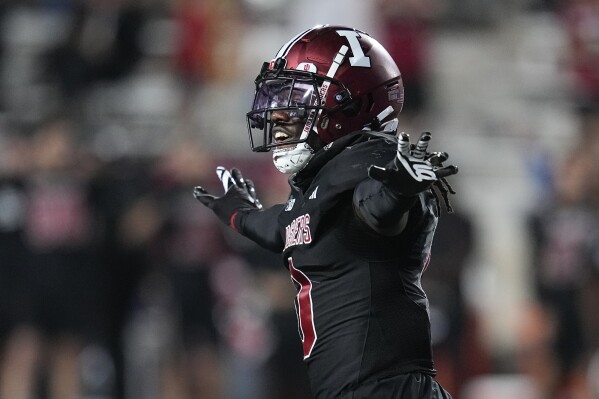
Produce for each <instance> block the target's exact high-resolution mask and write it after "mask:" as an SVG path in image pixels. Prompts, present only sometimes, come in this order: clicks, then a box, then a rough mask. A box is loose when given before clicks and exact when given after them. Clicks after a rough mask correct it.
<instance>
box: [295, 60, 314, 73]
mask: <svg viewBox="0 0 599 399" xmlns="http://www.w3.org/2000/svg"><path fill="white" fill-rule="evenodd" d="M295 69H297V70H298V71H306V72H312V73H316V65H314V64H312V63H311V62H301V63H300V64H299V65H298V66H297V67H296V68H295Z"/></svg>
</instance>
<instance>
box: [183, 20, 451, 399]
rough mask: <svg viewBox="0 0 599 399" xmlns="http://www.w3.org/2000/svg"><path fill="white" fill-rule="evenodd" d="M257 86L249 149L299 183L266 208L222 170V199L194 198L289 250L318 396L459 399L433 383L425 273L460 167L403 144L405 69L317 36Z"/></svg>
mask: <svg viewBox="0 0 599 399" xmlns="http://www.w3.org/2000/svg"><path fill="white" fill-rule="evenodd" d="M255 83H256V90H255V98H254V102H253V107H252V110H251V111H250V112H248V114H247V122H248V131H249V137H250V144H251V147H252V150H253V151H271V153H272V159H273V162H274V164H275V166H276V167H277V169H278V170H280V171H281V172H283V173H286V174H288V175H289V185H290V187H291V193H290V195H289V199H288V200H287V202H286V203H284V204H279V205H275V206H272V207H270V208H268V209H264V208H263V207H262V205H261V203H260V201H259V200H258V198H257V195H256V190H255V188H254V184H253V183H252V181H251V180H249V179H245V178H244V177H243V176H242V174H241V173H240V171H239V170H238V169H235V168H233V169H230V170H228V169H225V168H223V167H218V168H217V174H218V175H219V177H220V179H221V180H222V182H223V185H224V188H225V193H224V194H223V195H222V196H215V195H212V194H210V193H208V192H207V191H206V190H205V189H204V188H203V187H200V186H199V187H196V188H195V191H194V195H195V197H196V198H197V199H198V200H199V201H200V202H201V203H202V204H204V205H206V206H207V207H209V208H210V209H212V210H213V211H214V212H215V213H216V215H217V216H218V217H219V218H220V219H221V220H222V221H223V222H224V223H226V224H227V225H229V226H231V227H232V228H233V229H234V230H235V231H237V232H239V233H241V234H243V235H244V236H246V237H249V238H250V239H252V240H253V241H255V242H256V243H258V244H259V245H261V246H263V247H265V248H268V249H270V250H273V251H277V252H280V253H282V255H283V263H284V266H285V267H286V268H288V269H289V272H290V274H291V280H292V281H293V284H294V285H295V286H296V288H297V296H296V300H295V306H296V312H297V318H298V327H299V333H300V338H301V341H302V344H303V356H304V360H305V363H306V365H307V370H308V375H309V378H310V384H311V389H312V392H313V394H314V396H315V397H316V398H354V399H355V398H369V399H373V398H384V399H393V398H449V397H450V395H449V394H448V393H447V392H446V391H445V390H444V389H443V388H442V387H441V386H440V385H439V384H438V383H437V382H436V381H435V380H434V376H435V369H434V366H433V355H432V350H431V333H430V322H429V314H428V302H427V298H426V295H425V293H424V292H423V291H422V288H421V285H420V277H421V275H422V273H423V272H424V270H425V269H426V267H427V264H428V261H429V255H430V252H431V245H432V241H433V234H434V232H435V227H436V224H437V218H438V216H439V212H440V209H441V205H440V204H439V202H440V201H441V200H443V201H444V202H445V206H447V207H448V208H449V210H450V209H451V208H450V206H449V201H448V200H447V194H448V193H449V192H451V193H453V191H452V190H451V186H449V184H447V181H446V180H445V177H447V176H450V175H453V174H455V173H457V167H455V166H444V165H443V162H444V161H446V160H447V157H448V156H447V154H446V153H444V152H432V153H431V152H429V151H428V146H429V141H430V139H431V135H430V133H423V134H422V135H420V137H419V139H418V140H417V141H416V142H415V143H414V144H411V143H410V138H409V136H408V135H407V134H406V133H400V134H399V135H398V134H397V132H396V130H397V124H398V121H397V116H398V114H399V113H400V111H401V108H402V105H403V85H402V80H401V75H400V71H399V70H398V68H397V66H396V64H395V62H394V61H393V60H392V58H391V57H390V55H389V54H388V52H387V51H386V50H385V49H384V48H383V46H382V45H381V44H380V43H378V42H377V41H376V40H375V39H373V38H372V37H371V36H369V35H368V34H366V33H364V32H361V31H359V30H356V29H353V28H349V27H343V26H328V25H324V26H317V27H314V28H312V29H308V30H306V31H304V32H302V33H300V34H299V35H297V36H295V37H294V38H293V39H291V40H290V41H289V42H287V43H286V44H285V45H284V46H283V47H282V48H281V49H280V50H279V52H278V53H277V54H276V55H275V57H274V58H273V59H272V60H271V61H269V62H266V63H264V65H263V67H262V70H261V72H260V74H259V75H258V77H257V78H256V81H255ZM439 194H440V195H439Z"/></svg>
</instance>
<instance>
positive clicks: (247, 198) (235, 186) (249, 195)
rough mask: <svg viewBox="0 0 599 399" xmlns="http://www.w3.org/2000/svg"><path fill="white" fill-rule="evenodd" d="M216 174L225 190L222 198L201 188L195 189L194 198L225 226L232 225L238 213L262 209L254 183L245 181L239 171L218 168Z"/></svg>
mask: <svg viewBox="0 0 599 399" xmlns="http://www.w3.org/2000/svg"><path fill="white" fill-rule="evenodd" d="M216 174H217V175H218V177H219V179H220V180H221V182H222V183H223V188H224V189H225V194H224V195H223V196H222V197H216V196H214V195H212V194H209V193H208V192H207V191H206V190H205V189H204V187H201V186H197V187H195V188H194V190H193V196H194V197H195V198H196V199H197V200H198V201H200V202H201V203H202V204H204V205H206V206H207V207H208V208H210V209H212V210H213V211H214V213H215V214H216V216H218V218H219V219H220V220H222V221H223V222H224V223H225V224H227V225H231V218H232V216H233V215H234V214H235V213H236V212H239V211H245V210H253V209H262V204H261V203H260V201H259V200H258V198H256V189H255V188H254V183H253V182H252V181H251V180H249V179H244V178H243V176H242V175H241V172H240V171H239V169H236V168H233V169H231V170H230V171H228V170H227V169H225V168H223V167H222V166H219V167H217V168H216Z"/></svg>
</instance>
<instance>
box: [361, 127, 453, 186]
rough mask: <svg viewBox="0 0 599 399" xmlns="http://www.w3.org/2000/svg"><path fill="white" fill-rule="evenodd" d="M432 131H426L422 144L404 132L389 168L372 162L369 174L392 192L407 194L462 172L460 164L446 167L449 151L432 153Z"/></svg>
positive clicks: (421, 139) (421, 140)
mask: <svg viewBox="0 0 599 399" xmlns="http://www.w3.org/2000/svg"><path fill="white" fill-rule="evenodd" d="M430 139H431V134H430V133H429V132H425V133H422V135H421V136H420V139H419V140H418V143H417V144H416V145H415V146H414V145H411V144H410V136H409V135H408V134H407V133H401V134H400V135H399V138H398V141H397V156H396V157H395V158H394V159H393V161H391V162H390V163H389V164H388V165H387V166H386V167H380V166H376V165H372V166H370V167H369V168H368V176H370V177H371V178H372V179H374V180H378V181H380V182H381V183H383V185H385V187H387V188H388V189H389V190H390V191H391V192H392V193H394V194H399V195H401V196H405V197H411V196H414V195H416V194H418V193H420V192H423V191H426V190H428V189H429V188H431V186H432V185H433V184H434V183H435V182H436V181H438V180H441V179H443V178H445V177H446V176H451V175H454V174H456V173H458V168H457V166H453V165H451V166H443V162H444V161H446V160H447V158H448V155H447V153H445V152H433V153H428V152H427V149H428V144H429V142H430Z"/></svg>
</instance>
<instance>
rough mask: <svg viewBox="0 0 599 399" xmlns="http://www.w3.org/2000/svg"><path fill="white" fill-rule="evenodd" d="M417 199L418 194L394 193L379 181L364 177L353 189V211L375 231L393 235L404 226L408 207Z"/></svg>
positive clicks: (399, 231)
mask: <svg viewBox="0 0 599 399" xmlns="http://www.w3.org/2000/svg"><path fill="white" fill-rule="evenodd" d="M417 199H418V196H412V197H403V196H400V195H398V194H394V193H392V192H391V191H390V190H388V189H387V188H386V187H385V186H384V185H383V184H382V183H381V182H379V181H376V180H373V179H366V180H364V181H362V182H361V183H360V184H358V185H357V186H356V188H355V190H354V195H353V204H354V212H355V213H356V215H357V216H358V218H359V219H360V220H362V221H363V222H364V223H366V225H368V226H369V227H370V228H371V229H372V230H374V231H375V232H376V233H378V234H381V235H385V236H393V235H397V234H399V233H401V232H402V231H403V229H404V228H405V226H406V223H407V220H408V214H409V211H410V208H412V206H413V205H414V204H415V203H416V200H417Z"/></svg>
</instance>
